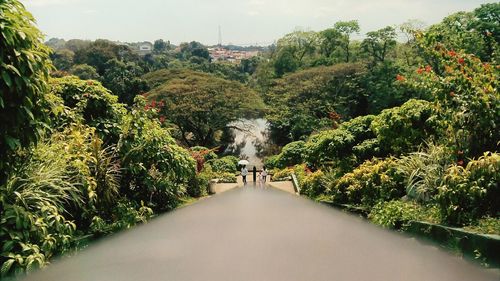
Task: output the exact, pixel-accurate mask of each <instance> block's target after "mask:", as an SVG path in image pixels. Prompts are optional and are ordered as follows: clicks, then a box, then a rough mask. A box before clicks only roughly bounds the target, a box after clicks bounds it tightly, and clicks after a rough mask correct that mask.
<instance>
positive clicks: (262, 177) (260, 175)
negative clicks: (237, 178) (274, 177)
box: [241, 166, 267, 185]
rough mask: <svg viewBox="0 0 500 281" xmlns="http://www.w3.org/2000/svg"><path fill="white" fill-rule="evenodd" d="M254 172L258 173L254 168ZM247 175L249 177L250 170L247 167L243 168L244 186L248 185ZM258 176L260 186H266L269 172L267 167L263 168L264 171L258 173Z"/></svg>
mask: <svg viewBox="0 0 500 281" xmlns="http://www.w3.org/2000/svg"><path fill="white" fill-rule="evenodd" d="M253 172H254V173H256V172H257V168H255V167H254V169H253ZM247 175H248V169H247V166H243V167H242V168H241V177H242V178H243V184H247ZM256 176H257V182H258V183H259V185H264V184H265V182H266V180H267V170H266V167H263V168H262V170H259V171H258V174H257V175H256Z"/></svg>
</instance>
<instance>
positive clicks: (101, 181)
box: [29, 125, 121, 225]
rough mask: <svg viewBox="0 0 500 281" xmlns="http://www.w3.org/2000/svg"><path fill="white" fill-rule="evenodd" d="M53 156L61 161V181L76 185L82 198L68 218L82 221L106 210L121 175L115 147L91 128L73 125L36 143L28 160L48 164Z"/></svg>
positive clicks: (116, 193)
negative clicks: (62, 170) (106, 144)
mask: <svg viewBox="0 0 500 281" xmlns="http://www.w3.org/2000/svg"><path fill="white" fill-rule="evenodd" d="M55 159H58V160H59V159H60V161H63V162H64V165H65V168H64V169H65V170H64V171H65V175H66V179H65V181H66V182H68V183H71V184H73V185H75V186H77V187H78V189H79V192H80V193H81V196H82V197H83V199H84V200H83V201H84V202H85V204H81V206H74V205H73V206H72V209H71V212H70V213H71V214H73V217H72V218H73V219H76V220H77V221H78V223H82V224H85V225H86V224H88V223H90V219H91V218H92V217H93V216H94V215H96V214H97V213H100V215H103V216H104V215H105V214H107V213H109V212H108V211H109V209H110V208H111V207H112V206H113V204H114V202H115V200H116V197H117V195H118V189H119V182H120V176H121V169H120V166H119V164H118V162H117V161H118V159H117V158H116V155H115V148H114V147H113V146H108V147H105V146H103V141H102V140H101V139H100V138H99V137H98V136H97V135H96V134H95V130H94V128H90V127H87V126H84V125H73V126H69V127H67V128H66V129H65V130H63V131H62V132H57V133H54V134H53V135H52V136H50V138H49V139H48V140H47V141H44V142H41V143H39V144H38V145H37V146H36V147H35V148H34V150H33V151H32V159H30V160H29V161H30V162H33V163H46V165H48V166H49V167H50V166H51V165H52V164H51V163H53V162H55V161H56V160H55ZM73 201H74V200H73Z"/></svg>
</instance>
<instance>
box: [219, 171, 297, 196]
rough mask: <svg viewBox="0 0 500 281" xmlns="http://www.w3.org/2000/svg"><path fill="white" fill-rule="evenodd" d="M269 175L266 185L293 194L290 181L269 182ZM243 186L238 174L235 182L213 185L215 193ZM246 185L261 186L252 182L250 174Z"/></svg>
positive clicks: (293, 190)
mask: <svg viewBox="0 0 500 281" xmlns="http://www.w3.org/2000/svg"><path fill="white" fill-rule="evenodd" d="M269 180H270V176H268V177H267V181H268V182H267V183H266V187H274V188H277V189H280V190H283V191H286V192H288V193H292V194H295V189H294V187H293V184H292V182H291V181H275V182H269ZM240 186H243V180H242V177H241V176H238V177H237V178H236V183H218V184H216V185H215V193H217V194H218V193H222V192H226V191H229V190H231V189H233V188H236V187H240ZM246 187H263V186H260V185H259V184H258V183H254V182H253V178H252V175H250V176H247V185H246Z"/></svg>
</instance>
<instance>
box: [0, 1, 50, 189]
mask: <svg viewBox="0 0 500 281" xmlns="http://www.w3.org/2000/svg"><path fill="white" fill-rule="evenodd" d="M0 15H1V19H2V20H1V21H2V24H0V62H1V63H0V151H1V153H0V184H3V183H4V180H5V179H6V173H5V172H6V171H7V168H8V163H7V161H8V157H9V156H10V154H11V153H12V152H13V151H15V150H16V149H17V148H19V147H20V146H24V145H28V144H30V143H32V142H34V141H36V140H37V139H38V138H39V137H40V136H41V133H42V132H43V127H44V126H46V125H45V124H46V123H48V122H47V121H48V120H47V116H46V112H45V110H44V109H45V108H46V107H48V106H47V105H46V100H45V94H46V93H47V88H48V86H47V80H48V75H49V71H50V61H49V48H48V47H46V46H45V45H44V44H43V43H42V40H43V37H44V36H43V34H42V33H41V32H40V31H39V30H38V29H37V28H36V27H35V26H34V21H35V20H34V19H33V16H32V15H31V14H30V13H29V12H27V11H26V9H25V8H24V6H23V5H22V4H21V3H20V2H19V1H17V0H8V1H2V2H0ZM9 162H11V161H9Z"/></svg>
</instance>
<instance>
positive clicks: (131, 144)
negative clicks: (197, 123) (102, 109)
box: [118, 96, 196, 211]
mask: <svg viewBox="0 0 500 281" xmlns="http://www.w3.org/2000/svg"><path fill="white" fill-rule="evenodd" d="M155 115H156V112H154V109H151V108H150V107H146V101H145V100H144V98H143V97H142V96H138V97H136V100H135V105H134V107H133V108H132V110H131V111H130V112H129V113H128V114H127V115H126V116H125V117H124V118H123V123H122V126H121V127H122V134H121V136H120V141H119V143H118V149H119V151H120V155H121V163H122V168H123V177H122V187H121V191H122V194H126V195H127V196H128V197H129V198H133V199H134V200H136V201H137V202H140V201H143V202H146V203H147V204H148V205H149V206H151V207H152V208H153V209H155V210H157V211H166V210H171V209H173V208H175V207H176V206H177V205H178V204H179V203H180V198H181V197H182V196H184V195H185V193H186V185H187V184H188V183H189V182H190V180H191V179H193V177H194V174H195V168H196V162H195V160H194V159H193V158H192V157H191V155H190V154H189V152H188V151H187V150H185V149H184V148H182V147H180V146H179V145H177V143H176V141H175V140H174V138H173V137H172V136H171V135H170V133H169V129H166V128H163V127H162V126H161V124H160V122H159V121H158V120H156V119H154V118H152V117H153V116H155Z"/></svg>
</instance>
